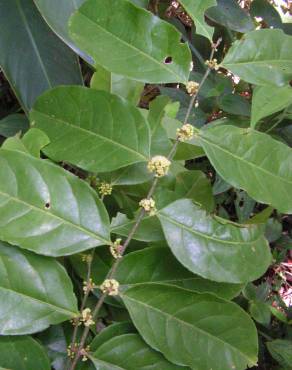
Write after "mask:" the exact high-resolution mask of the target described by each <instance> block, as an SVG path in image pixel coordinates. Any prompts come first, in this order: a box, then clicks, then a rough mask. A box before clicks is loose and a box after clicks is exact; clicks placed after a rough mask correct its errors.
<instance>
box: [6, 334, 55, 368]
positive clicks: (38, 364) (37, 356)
mask: <svg viewBox="0 0 292 370" xmlns="http://www.w3.org/2000/svg"><path fill="white" fill-rule="evenodd" d="M0 368H1V369H3V370H20V369H21V370H32V369H37V370H50V369H51V365H50V362H49V359H48V356H47V354H46V352H45V350H44V348H43V347H42V346H41V345H40V344H39V343H38V342H37V341H36V340H34V339H33V338H31V337H0ZM4 368H5V369H4Z"/></svg>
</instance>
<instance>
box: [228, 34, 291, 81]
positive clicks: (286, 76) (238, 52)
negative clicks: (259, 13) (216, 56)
mask: <svg viewBox="0 0 292 370" xmlns="http://www.w3.org/2000/svg"><path fill="white" fill-rule="evenodd" d="M222 65H223V67H225V68H227V69H228V70H230V71H231V72H232V73H234V74H236V75H237V76H239V77H240V78H242V79H243V80H245V81H246V82H250V83H253V84H256V85H276V86H284V85H285V84H287V83H288V82H289V81H290V80H291V79H292V37H291V36H288V35H285V34H284V32H283V31H282V30H273V29H262V30H257V31H252V32H249V33H247V34H246V35H244V36H243V37H242V38H241V39H240V40H239V41H235V43H234V44H233V46H232V47H231V48H230V49H229V51H228V53H227V55H226V56H225V58H224V60H223V62H222Z"/></svg>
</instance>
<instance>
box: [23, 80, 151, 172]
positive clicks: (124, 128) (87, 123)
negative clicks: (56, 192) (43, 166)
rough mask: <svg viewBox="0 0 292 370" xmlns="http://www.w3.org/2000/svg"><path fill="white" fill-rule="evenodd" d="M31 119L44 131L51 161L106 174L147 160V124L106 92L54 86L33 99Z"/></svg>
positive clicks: (127, 105)
mask: <svg viewBox="0 0 292 370" xmlns="http://www.w3.org/2000/svg"><path fill="white" fill-rule="evenodd" d="M30 118H31V121H32V122H33V125H34V127H37V128H40V129H41V130H43V131H44V132H45V133H46V134H47V135H48V137H49V139H50V142H51V143H50V144H49V145H48V146H47V147H46V148H45V149H44V153H45V154H46V155H47V156H48V157H50V158H52V159H53V160H55V161H68V162H70V163H72V164H74V165H76V166H78V167H80V168H83V169H85V170H87V171H92V172H105V171H107V172H108V171H112V170H115V169H118V168H121V167H125V166H127V165H130V164H132V163H138V162H146V161H147V160H148V158H149V150H150V138H149V135H150V133H149V127H148V125H147V122H146V121H145V119H144V118H143V116H142V115H141V113H140V112H139V110H138V109H137V108H135V107H134V106H133V105H131V104H130V103H128V102H126V101H125V100H123V99H121V98H119V97H118V96H116V95H111V94H109V93H107V92H105V91H97V90H94V89H88V88H85V87H79V86H70V87H66V86H62V87H58V88H55V89H53V90H51V91H49V92H47V93H45V94H43V95H42V96H41V97H40V98H39V99H38V100H37V102H36V104H35V105H34V107H33V110H32V111H31V114H30ZM129 138H131V140H129Z"/></svg>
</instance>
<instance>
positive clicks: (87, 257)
mask: <svg viewBox="0 0 292 370" xmlns="http://www.w3.org/2000/svg"><path fill="white" fill-rule="evenodd" d="M92 259H93V257H92V255H91V254H83V255H82V262H86V263H91V262H92Z"/></svg>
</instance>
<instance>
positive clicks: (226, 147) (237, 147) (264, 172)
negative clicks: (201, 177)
mask: <svg viewBox="0 0 292 370" xmlns="http://www.w3.org/2000/svg"><path fill="white" fill-rule="evenodd" d="M200 141H201V143H202V146H203V148H204V150H205V152H206V154H207V156H208V158H209V160H210V161H211V163H212V165H213V166H214V167H215V169H216V171H217V172H218V173H219V175H220V176H221V177H222V178H223V179H224V180H225V181H227V182H228V183H230V184H231V185H233V186H234V187H237V188H241V189H243V190H245V191H246V192H247V193H248V194H249V195H250V196H251V197H252V198H254V199H255V200H257V201H258V202H261V203H267V204H270V205H272V206H273V207H274V208H277V209H278V210H279V211H280V212H283V213H292V167H291V165H292V149H291V148H289V147H288V146H286V145H285V144H283V143H281V142H279V141H276V140H274V139H273V138H272V137H270V136H269V135H267V134H264V133H262V132H258V131H254V130H250V129H248V130H247V129H241V128H238V127H235V126H225V125H222V126H213V127H211V128H209V129H206V130H202V131H201V133H200Z"/></svg>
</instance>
